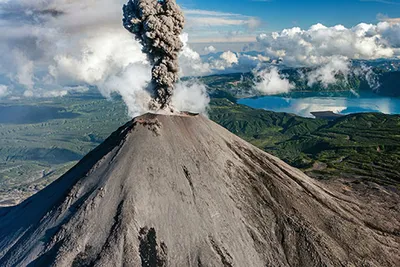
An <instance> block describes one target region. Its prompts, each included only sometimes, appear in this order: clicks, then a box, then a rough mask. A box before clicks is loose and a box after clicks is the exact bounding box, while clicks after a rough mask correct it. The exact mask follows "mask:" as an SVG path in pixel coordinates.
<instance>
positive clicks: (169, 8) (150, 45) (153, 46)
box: [123, 0, 184, 109]
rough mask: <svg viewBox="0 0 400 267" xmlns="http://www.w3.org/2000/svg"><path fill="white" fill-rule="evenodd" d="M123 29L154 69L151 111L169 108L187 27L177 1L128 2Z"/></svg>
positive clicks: (136, 0) (125, 8)
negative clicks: (139, 44) (128, 33)
mask: <svg viewBox="0 0 400 267" xmlns="http://www.w3.org/2000/svg"><path fill="white" fill-rule="evenodd" d="M123 11H124V18H123V24H124V27H125V28H126V29H127V30H128V31H129V32H131V33H133V34H134V35H135V38H136V39H137V40H139V42H140V43H141V44H142V45H143V52H144V53H145V54H146V55H147V57H148V59H149V61H150V63H151V64H152V65H153V68H152V81H151V89H152V90H153V92H154V96H153V97H154V99H153V100H152V103H150V108H152V109H158V108H161V109H165V108H167V107H169V104H170V102H171V97H172V94H173V90H174V84H175V83H176V82H177V81H178V73H179V65H178V53H179V51H180V50H181V49H182V47H183V43H182V41H181V40H180V38H179V35H180V34H181V33H182V30H183V26H184V16H183V12H182V11H181V10H180V8H179V6H178V5H177V4H176V2H175V0H129V2H128V3H127V4H126V5H124V8H123Z"/></svg>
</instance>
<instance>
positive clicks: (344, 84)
mask: <svg viewBox="0 0 400 267" xmlns="http://www.w3.org/2000/svg"><path fill="white" fill-rule="evenodd" d="M310 71H312V69H310V68H302V69H285V70H282V71H281V72H282V74H283V75H285V76H286V77H287V78H288V79H289V81H290V82H291V83H293V84H295V88H294V89H292V92H307V91H310V92H332V91H334V92H342V91H343V92H345V91H350V90H352V91H356V92H360V91H369V92H370V91H372V90H373V91H374V92H375V93H377V94H379V95H383V96H392V97H399V96H400V90H399V88H398V85H399V84H400V71H391V72H385V71H383V70H381V69H375V70H374V73H375V77H370V79H373V80H375V81H376V82H377V84H379V87H378V88H371V87H370V85H369V84H368V82H367V81H366V79H365V77H362V76H357V75H354V74H349V76H346V77H345V76H343V75H341V74H338V75H336V79H337V82H336V83H334V84H331V85H328V86H327V87H326V86H324V85H323V84H321V83H315V84H313V85H312V86H309V85H308V80H307V78H306V75H304V73H308V72H310ZM199 80H201V81H202V82H203V83H205V84H206V85H207V87H208V88H209V90H210V93H211V95H212V96H214V97H225V98H231V99H232V98H245V97H253V96H260V95H261V93H260V92H258V91H257V90H255V89H253V87H254V76H253V74H252V73H243V74H242V73H233V74H220V75H211V76H206V77H200V78H199Z"/></svg>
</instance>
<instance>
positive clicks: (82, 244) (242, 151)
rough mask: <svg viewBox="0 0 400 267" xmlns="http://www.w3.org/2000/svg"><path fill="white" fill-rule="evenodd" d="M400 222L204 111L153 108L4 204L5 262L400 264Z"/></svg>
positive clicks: (0, 231) (0, 248)
mask: <svg viewBox="0 0 400 267" xmlns="http://www.w3.org/2000/svg"><path fill="white" fill-rule="evenodd" d="M399 229H400V222H399V220H398V213H395V212H393V213H392V212H391V211H387V210H383V209H382V208H380V206H379V205H375V204H374V203H373V202H371V203H368V204H367V203H361V202H360V201H358V200H357V199H354V198H352V197H351V196H348V195H344V194H342V193H339V192H338V191H335V190H332V189H330V188H328V187H327V186H325V185H324V184H322V183H320V182H318V181H315V180H313V179H311V178H309V177H307V176H306V175H305V174H303V173H302V172H300V171H299V170H297V169H294V168H292V167H290V166H288V165H287V164H285V163H284V162H282V161H281V160H279V159H277V158H275V157H273V156H270V155H269V154H267V153H265V152H263V151H261V150H259V149H257V148H255V147H254V146H252V145H250V144H248V143H246V142H245V141H243V140H241V139H240V138H238V137H236V136H235V135H233V134H231V133H230V132H228V131H227V130H225V129H224V128H222V127H220V126H218V125H217V124H215V123H213V122H211V121H210V120H208V119H206V118H204V117H202V116H199V115H190V114H186V115H181V116H163V115H153V114H147V115H143V116H141V117H138V118H136V119H134V120H132V121H130V122H129V123H127V124H126V125H125V126H123V127H121V128H120V129H119V130H117V131H116V132H115V133H113V134H112V135H111V136H110V137H109V138H108V139H107V140H106V141H105V142H104V143H103V144H101V145H100V146H99V147H97V148H96V149H95V150H94V151H92V152H91V153H90V154H88V155H87V156H86V157H85V158H84V159H82V160H81V161H80V162H79V163H78V164H77V165H76V166H75V167H74V168H73V169H71V170H70V171H69V172H68V173H66V174H65V175H64V176H62V177H61V178H60V179H59V180H57V181H56V182H54V183H53V184H51V185H50V186H48V187H47V188H45V189H44V190H43V191H41V192H39V193H38V194H36V195H34V196H33V197H31V198H29V199H27V200H26V201H25V202H23V203H21V204H20V205H19V206H16V207H11V208H2V209H0V266H138V267H139V266H142V267H144V266H197V267H201V266H224V267H231V266H238V267H241V266H257V267H259V266H260V267H261V266H396V265H397V266H398V264H399V262H400V256H399V255H400V242H399V239H400V237H399Z"/></svg>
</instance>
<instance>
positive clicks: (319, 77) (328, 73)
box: [307, 56, 350, 87]
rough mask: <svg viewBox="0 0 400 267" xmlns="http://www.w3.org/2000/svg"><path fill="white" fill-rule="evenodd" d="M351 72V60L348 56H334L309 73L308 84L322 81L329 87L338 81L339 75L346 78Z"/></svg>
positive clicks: (311, 84)
mask: <svg viewBox="0 0 400 267" xmlns="http://www.w3.org/2000/svg"><path fill="white" fill-rule="evenodd" d="M349 72H350V62H349V61H348V60H347V59H346V58H343V57H338V56H334V57H332V59H331V61H329V62H328V63H326V64H324V65H322V66H321V67H319V68H317V69H314V70H312V71H311V72H310V73H308V76H307V85H308V86H310V87H311V86H313V85H314V84H316V83H321V84H322V85H323V86H324V87H328V85H330V84H334V83H336V81H337V77H338V75H342V76H343V77H344V78H346V77H347V76H348V75H349Z"/></svg>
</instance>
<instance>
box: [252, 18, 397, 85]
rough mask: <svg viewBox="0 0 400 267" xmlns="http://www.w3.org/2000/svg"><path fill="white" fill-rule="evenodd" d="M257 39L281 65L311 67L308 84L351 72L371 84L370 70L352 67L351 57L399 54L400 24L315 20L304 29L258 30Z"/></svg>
mask: <svg viewBox="0 0 400 267" xmlns="http://www.w3.org/2000/svg"><path fill="white" fill-rule="evenodd" d="M257 40H258V44H259V45H261V47H262V48H263V49H264V53H265V54H266V55H267V56H269V57H271V58H275V59H279V60H281V61H282V63H283V64H284V65H286V66H289V67H311V68H312V71H311V72H308V73H307V81H308V86H312V85H314V84H316V83H319V84H322V85H323V86H325V87H327V86H328V85H330V84H334V83H336V82H337V80H338V78H339V77H340V78H342V80H343V78H344V79H346V78H347V77H348V75H350V74H351V75H353V74H354V75H360V76H361V75H362V76H364V77H365V78H366V79H367V81H368V82H369V83H370V86H371V87H372V88H374V87H376V83H375V81H374V79H373V78H372V77H373V76H374V75H372V74H371V72H372V71H371V70H368V71H367V70H365V69H362V68H358V69H355V70H351V60H354V59H362V60H373V59H379V58H393V57H396V56H399V55H400V49H399V48H400V24H399V23H394V21H391V22H388V21H382V22H380V23H378V24H376V25H374V24H366V23H360V24H358V25H356V26H354V27H352V28H346V27H344V26H342V25H336V26H334V27H326V26H324V25H322V24H315V25H313V26H311V27H310V28H309V29H307V30H303V29H301V28H299V27H294V28H291V29H284V30H282V31H281V32H273V33H271V34H260V35H259V36H258V38H257ZM374 83H375V84H374Z"/></svg>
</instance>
